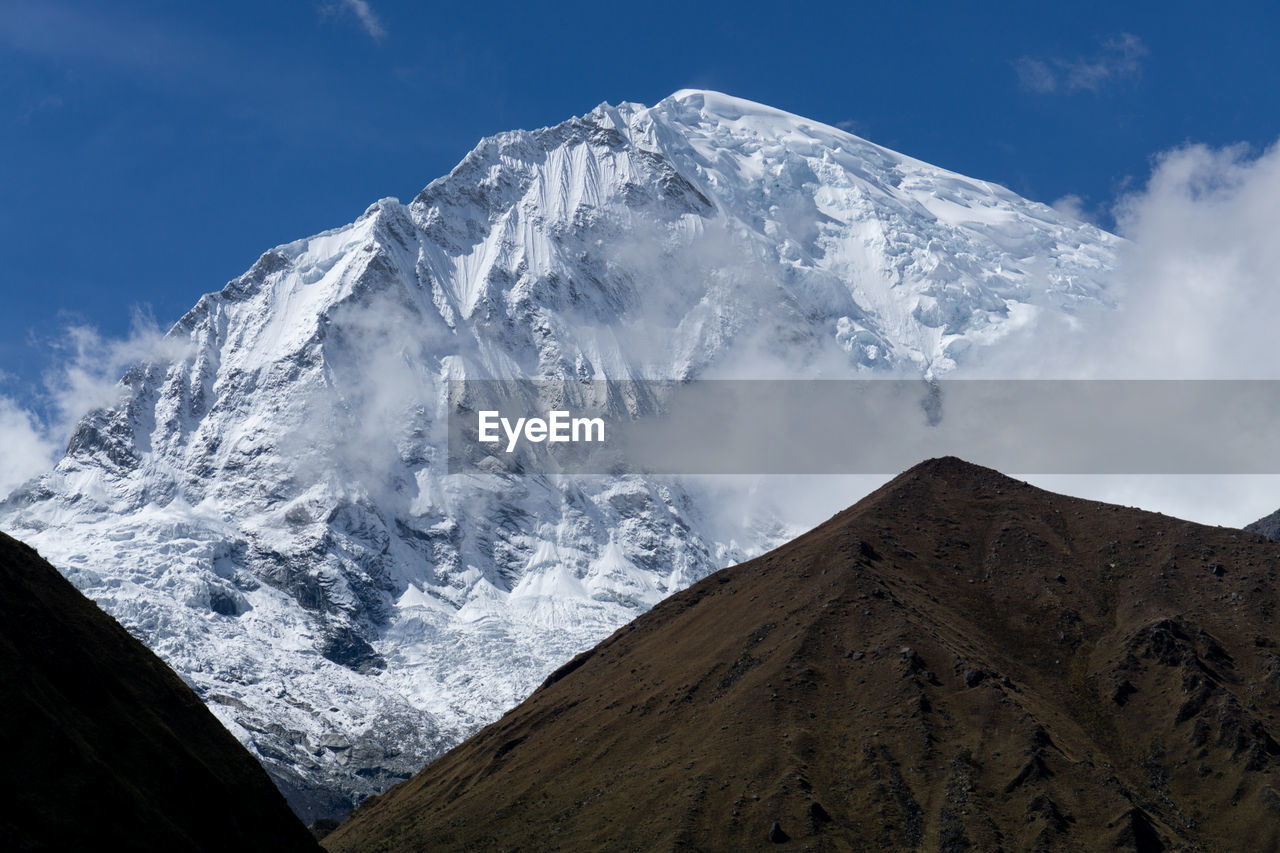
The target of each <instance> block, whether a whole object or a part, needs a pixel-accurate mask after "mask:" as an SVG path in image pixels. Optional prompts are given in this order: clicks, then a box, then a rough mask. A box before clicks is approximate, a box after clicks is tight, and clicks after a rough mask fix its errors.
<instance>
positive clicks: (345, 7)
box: [324, 0, 387, 41]
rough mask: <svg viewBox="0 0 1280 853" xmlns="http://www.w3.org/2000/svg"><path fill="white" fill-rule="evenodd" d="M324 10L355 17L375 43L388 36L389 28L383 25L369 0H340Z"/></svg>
mask: <svg viewBox="0 0 1280 853" xmlns="http://www.w3.org/2000/svg"><path fill="white" fill-rule="evenodd" d="M324 8H325V11H327V12H336V11H343V12H347V13H349V14H351V15H353V16H355V19H356V20H357V21H359V22H360V26H361V27H363V28H364V31H365V32H366V33H368V34H369V38H371V39H373V40H374V41H381V40H382V39H383V38H385V37H386V35H387V28H386V27H384V26H383V25H382V19H381V18H379V17H378V13H377V12H375V11H373V7H372V6H370V5H369V3H368V0H338V2H337V3H330V4H328V5H326V6H325V7H324Z"/></svg>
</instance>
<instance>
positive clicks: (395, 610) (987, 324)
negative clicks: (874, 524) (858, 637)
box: [0, 91, 1117, 819]
mask: <svg viewBox="0 0 1280 853" xmlns="http://www.w3.org/2000/svg"><path fill="white" fill-rule="evenodd" d="M1116 246H1117V238H1115V237H1113V236H1111V235H1109V234H1107V233H1105V232H1102V231H1100V230H1098V229H1097V228H1094V227H1093V226H1090V225H1087V224H1084V223H1081V222H1078V221H1074V220H1071V219H1069V218H1065V217H1063V216H1061V215H1059V214H1058V213H1056V212H1055V211H1053V210H1052V209H1050V208H1049V207H1046V206H1045V205H1042V204H1037V203H1033V202H1029V201H1027V200H1025V199H1022V198H1020V197H1018V196H1017V195H1015V194H1013V193H1011V192H1009V191H1008V190H1005V189H1003V188H1001V187H998V186H995V185H992V184H989V183H985V182H983V181H977V180H972V179H970V178H965V177H963V176H961V175H957V174H954V173H951V172H947V171H945V170H943V169H939V168H936V167H934V166H930V165H928V164H925V163H922V162H919V161H917V160H913V159H911V158H909V157H905V156H903V155H900V154H897V153H894V152H892V151H889V150H886V149H884V148H881V147H879V146H876V145H873V144H871V143H870V142H867V141H864V140H862V139H860V138H858V137H855V136H852V135H850V134H848V133H845V132H842V131H840V130H837V129H835V128H832V127H828V126H826V125H823V124H820V123H818V122H813V121H809V120H807V119H803V118H801V117H798V116H795V115H791V114H788V113H784V112H780V111H778V110H775V109H771V108H769V107H765V106H761V105H759V104H754V103H750V102H747V101H743V100H739V99H736V98H731V97H727V96H725V95H721V94H717V93H713V92H704V91H682V92H678V93H676V94H675V95H672V96H671V97H669V98H667V99H665V100H663V101H662V102H660V103H658V104H657V105H655V106H653V107H644V106H641V105H637V104H622V105H620V106H616V107H615V106H609V105H602V106H600V107H598V108H597V109H595V110H593V111H592V112H590V113H588V114H587V115H585V116H582V117H580V118H575V119H571V120H569V121H567V122H564V123H563V124H560V125H557V126H555V127H551V128H546V129H542V130H536V131H531V132H526V131H515V132H511V133H504V134H500V135H498V136H494V137H492V138H488V139H485V140H483V141H481V143H480V144H479V145H478V146H477V147H476V149H475V150H474V151H472V152H471V153H470V154H468V155H467V157H466V158H465V159H464V160H463V161H462V162H461V163H460V164H459V165H458V166H457V167H456V168H455V169H454V170H453V171H452V172H451V173H450V174H449V175H447V176H445V177H443V178H440V179H438V180H436V181H433V182H432V183H431V184H430V185H429V186H427V188H426V189H425V190H423V191H422V192H421V193H420V194H419V195H418V197H417V198H415V199H414V200H413V201H412V202H410V203H409V204H408V205H404V204H401V203H399V202H397V201H395V200H392V199H384V200H382V201H379V202H378V203H376V204H374V205H373V206H371V207H370V208H369V209H368V210H366V211H365V213H364V214H363V215H362V216H361V217H360V218H359V219H357V220H356V221H355V222H354V223H352V224H350V225H347V226H345V227H342V228H338V229H335V230H333V231H328V232H325V233H323V234H320V235H317V236H315V237H311V238H309V239H305V240H298V241H296V242H293V243H289V244H287V245H283V246H280V247H277V248H275V249H272V250H271V251H269V252H267V253H266V254H264V255H263V256H262V257H261V258H260V259H259V260H258V262H257V263H256V264H254V266H253V268H252V269H250V270H249V271H248V272H247V273H245V274H244V275H243V276H241V277H240V278H238V279H236V280H235V281H232V282H231V283H229V284H228V285H227V286H226V287H225V288H223V289H222V290H221V291H219V292H217V293H211V294H208V295H206V296H204V297H202V298H201V299H200V301H199V302H198V303H197V304H196V305H195V307H194V308H192V309H191V311H189V312H188V313H187V315H186V316H184V317H183V318H182V319H181V320H179V321H178V323H177V324H175V325H174V327H173V328H172V329H171V330H170V331H169V333H168V335H167V337H166V339H165V347H164V348H163V351H162V352H158V353H157V355H156V357H155V358H154V359H153V360H151V361H149V362H147V363H140V364H137V365H136V366H134V367H133V368H132V369H131V370H130V371H129V372H128V373H127V374H126V375H125V377H124V378H123V380H122V382H121V386H120V398H119V402H118V404H116V405H115V406H113V407H111V408H107V409H102V410H99V411H96V412H94V413H92V414H90V415H89V416H88V417H86V418H85V419H84V421H83V422H82V423H81V424H80V426H79V429H78V430H77V431H76V433H75V435H74V438H73V439H72V441H71V443H70V446H69V447H68V450H67V454H66V456H65V457H64V458H63V459H62V461H61V462H60V463H59V464H58V466H57V467H56V469H55V470H54V471H52V472H50V473H49V474H47V475H44V476H42V477H40V478H38V479H37V480H34V481H32V482H31V483H28V484H27V485H26V486H25V487H23V488H22V489H21V490H19V491H18V492H17V493H15V494H14V495H13V496H11V497H10V498H9V499H8V500H7V501H6V502H5V503H4V504H3V505H0V526H2V527H3V528H4V529H5V530H7V531H9V532H11V533H13V534H14V535H16V536H18V537H20V538H22V539H25V540H26V541H28V542H30V543H31V544H33V545H35V546H36V547H37V548H38V549H39V550H40V551H41V552H42V553H43V554H44V555H45V556H46V557H47V558H48V559H49V560H50V561H51V562H53V563H54V564H55V565H57V566H58V567H59V568H60V569H62V570H63V571H64V572H66V574H67V576H68V577H69V578H70V579H71V580H72V581H73V582H74V583H75V584H76V585H77V586H78V587H79V588H80V589H81V590H83V591H84V592H85V593H87V594H88V595H89V596H91V597H92V598H94V599H95V600H96V601H97V602H98V603H99V604H100V605H101V606H102V607H103V608H105V609H106V610H107V611H108V612H110V613H111V614H112V615H114V616H115V617H116V618H117V619H118V620H120V621H121V622H122V623H123V624H124V625H125V626H126V627H128V628H129V630H130V631H132V632H133V633H134V634H136V635H137V636H138V637H139V638H141V639H142V640H143V641H144V642H145V643H147V644H148V645H149V646H150V647H151V648H152V649H154V650H155V651H157V652H158V653H159V654H160V655H161V656H162V657H164V658H165V660H167V661H168V662H169V663H170V664H171V665H173V666H174V668H175V669H177V670H178V672H180V673H181V674H182V675H183V677H184V678H185V679H186V680H187V681H188V683H190V684H191V685H192V686H193V687H194V688H195V689H196V690H197V691H198V692H199V693H200V695H201V696H202V697H203V698H204V699H205V700H206V701H207V702H208V703H209V706H210V708H211V709H212V710H213V711H214V712H215V713H216V714H217V715H218V717H219V718H220V719H221V720H222V721H223V722H224V723H225V724H226V725H227V726H228V727H229V728H230V729H231V730H232V731H233V732H234V733H235V734H236V735H237V736H238V737H239V738H240V739H241V740H242V741H243V742H244V743H245V744H246V745H247V746H248V747H249V748H250V749H251V750H253V751H254V752H255V753H256V754H257V755H258V756H260V757H261V758H262V760H263V762H264V764H265V765H266V766H267V768H268V770H269V772H271V774H272V775H273V777H274V778H275V779H276V780H277V782H278V783H279V784H280V785H281V787H282V788H283V789H284V790H285V792H286V794H287V795H288V796H289V797H290V800H291V802H292V804H293V805H294V807H295V809H297V810H298V811H299V812H300V814H302V815H303V817H304V818H306V819H313V818H315V817H319V816H325V815H334V814H339V813H341V812H342V811H344V810H345V809H346V808H348V807H349V806H350V805H351V803H352V802H354V801H358V800H359V799H361V798H362V797H364V796H365V795H367V794H369V793H372V792H375V791H378V790H381V789H382V788H384V787H386V786H387V785H388V784H389V783H390V782H392V781H393V780H396V779H399V778H403V777H405V776H407V775H409V774H411V773H412V772H414V771H416V770H417V769H419V767H421V765H422V764H423V763H424V762H425V761H426V760H428V759H429V758H431V757H432V756H433V755H435V754H437V753H438V752H439V751H440V750H442V749H444V748H446V747H448V746H450V745H452V744H454V743H456V742H457V741H459V740H460V739H461V738H462V737H464V736H465V735H467V734H468V733H470V732H471V731H473V730H474V729H475V728H477V727H478V726H480V725H481V724H483V723H485V722H487V721H490V720H492V719H494V718H496V717H497V716H498V715H499V714H501V712H502V711H503V710H505V709H506V708H508V707H510V706H512V705H514V704H515V703H516V702H518V701H519V700H520V699H522V698H523V697H524V696H525V695H526V694H528V693H529V692H530V691H531V690H532V689H533V688H534V687H535V686H536V685H537V684H538V683H539V681H540V680H541V679H542V678H544V677H545V676H546V675H547V673H548V672H550V671H551V670H552V669H554V668H555V667H556V666H558V665H559V664H561V663H563V662H564V661H565V660H567V659H568V658H569V657H571V656H572V655H573V654H574V653H576V652H577V651H580V650H582V649H583V648H585V647H588V646H590V645H592V644H594V643H595V642H596V641H598V640H599V639H601V638H602V637H603V636H605V635H606V634H608V633H609V632H611V631H612V630H614V629H615V628H617V627H618V626H620V625H622V624H623V623H625V622H626V621H628V620H629V619H631V618H632V617H634V616H635V615H636V614H637V613H638V612H640V611H642V610H643V609H645V608H647V607H649V606H651V605H652V604H654V603H655V602H656V601H658V600H660V599H661V598H662V597H663V596H665V595H667V594H669V593H671V592H673V591H675V590H677V589H680V588H681V587H683V586H685V585H687V584H689V583H691V582H692V581H694V580H696V579H698V578H700V577H702V576H705V575H706V574H707V573H709V572H711V571H713V570H715V569H716V568H719V567H721V566H724V565H726V564H728V563H730V562H733V561H737V560H740V559H742V558H743V557H746V556H749V555H752V554H755V553H757V552H759V551H760V550H762V549H764V548H766V547H769V546H771V545H773V544H776V543H777V542H779V541H780V540H781V539H783V538H786V537H787V536H788V535H789V534H791V533H793V532H794V531H792V530H789V529H788V528H787V527H786V526H785V525H783V524H781V523H780V522H778V521H777V520H776V519H774V518H773V517H772V516H770V515H768V514H767V513H762V514H760V515H758V516H756V517H753V518H749V519H746V520H743V519H734V518H726V517H724V515H723V514H722V513H720V512H719V511H718V508H717V506H716V505H715V504H714V502H712V501H710V500H709V499H708V498H707V496H706V495H705V494H703V493H702V492H700V491H699V490H698V489H697V488H695V487H693V486H691V485H688V484H683V483H681V482H680V481H679V480H675V479H666V480H660V479H654V478H643V477H636V476H629V477H622V478H607V477H582V478H560V479H553V478H547V477H499V476H471V475H449V474H448V473H447V471H446V466H445V447H444V445H445V441H444V436H443V429H444V426H443V424H444V420H445V418H444V414H443V412H444V410H443V408H442V407H443V406H444V403H445V399H444V394H445V389H446V387H447V386H446V383H447V380H451V379H460V378H488V377H499V378H518V377H529V378H582V379H592V380H630V379H638V378H658V379H685V378H691V377H699V376H713V375H714V376H743V375H762V374H763V375H768V376H791V375H794V376H798V377H843V376H854V375H860V374H866V373H868V372H870V371H877V370H883V371H890V370H898V371H907V372H910V373H916V374H920V375H925V374H934V375H939V374H943V373H946V372H948V371H950V370H952V369H953V368H954V367H955V366H956V365H957V364H959V363H963V361H964V360H965V358H966V354H967V351H969V350H970V349H971V348H974V347H988V346H993V345H998V343H999V341H1000V339H1001V338H1002V337H1003V336H1004V335H1006V334H1007V333H1008V332H1009V331H1010V330H1011V329H1013V328H1017V327H1019V326H1021V325H1023V324H1026V323H1029V322H1033V321H1034V320H1035V317H1036V316H1037V314H1039V313H1040V312H1060V311H1071V310H1073V308H1074V307H1075V306H1077V305H1078V304H1080V303H1082V302H1083V303H1096V302H1098V301H1100V300H1101V301H1105V300H1106V294H1105V290H1104V287H1105V284H1104V282H1105V278H1106V275H1107V273H1108V272H1109V271H1110V270H1111V269H1112V267H1113V265H1114V254H1115V250H1116Z"/></svg>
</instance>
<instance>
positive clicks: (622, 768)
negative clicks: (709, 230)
mask: <svg viewBox="0 0 1280 853" xmlns="http://www.w3.org/2000/svg"><path fill="white" fill-rule="evenodd" d="M1278 569H1280V545H1277V544H1276V543H1274V542H1270V541H1267V540H1266V539H1264V538H1263V537H1261V536H1259V535H1256V534H1251V533H1246V532H1243V531H1239V530H1230V529H1223V528H1211V527H1204V526H1201V525H1197V524H1192V523H1189V522H1185V521H1179V520H1177V519H1173V518H1169V517H1167V516H1162V515H1157V514H1153V513H1148V512H1142V511H1139V510H1134V509H1126V508H1122V507H1116V506H1109V505H1106V504H1099V503H1093V502H1090V501H1084V500H1078V499H1075V498H1069V497H1063V496H1059V495H1054V494H1051V493H1048V492H1044V491H1041V490H1039V489H1036V488H1033V487H1031V486H1028V485H1026V484H1024V483H1021V482H1018V481H1015V480H1012V479H1009V478H1007V477H1004V476H1002V475H1001V474H998V473H997V472H995V471H991V470H988V469H985V468H979V467H976V466H973V465H969V464H967V463H964V462H961V461H959V460H956V459H939V460H932V461H929V462H926V463H923V464H921V465H919V466H917V467H915V468H913V469H911V470H910V471H908V472H907V473H905V474H903V475H901V476H900V477H898V478H897V479H895V480H894V481H893V482H891V483H889V484H888V485H886V486H885V487H884V488H882V489H880V490H879V491H877V492H876V493H874V494H872V495H870V496H868V497H867V498H866V499H865V500H863V501H861V502H860V503H858V504H857V505H856V506H854V507H853V508H851V509H849V510H846V511H844V512H842V513H840V514H839V515H837V516H835V517H834V518H832V519H831V520H830V521H828V522H827V523H825V524H823V525H822V526H821V527H819V528H817V529H816V530H814V531H812V532H810V533H808V534H806V535H804V536H802V537H800V538H799V539H797V540H795V541H794V542H791V543H789V544H788V545H786V546H784V547H782V548H779V549H777V550H776V551H773V552H772V553H769V554H767V555H765V556H763V557H760V558H759V559H756V560H752V561H751V562H748V563H744V564H742V565H740V566H735V567H733V568H729V569H726V570H724V571H721V572H718V573H716V574H715V575H713V576H711V577H709V578H707V579H706V580H704V581H702V582H700V583H698V584H696V585H695V586H693V587H691V588H690V589H688V590H686V591H685V592H683V593H680V594H678V595H675V596H672V597H671V598H670V599H668V600H667V601H665V602H663V603H662V604H660V605H659V606H658V607H655V608H654V609H653V610H652V611H651V612H649V613H647V614H645V615H644V616H642V617H641V618H639V619H637V620H636V621H635V622H633V623H632V624H630V625H628V626H627V627H625V628H623V629H622V630H620V631H618V632H617V633H615V634H614V635H613V636H612V637H610V638H609V639H608V640H606V641H605V642H603V643H601V644H600V645H599V646H597V647H596V648H595V649H593V650H591V651H590V652H587V653H585V654H583V655H580V656H579V657H578V658H575V659H574V660H573V661H572V662H570V663H569V664H567V665H566V666H564V667H563V668H561V670H559V671H558V672H557V673H555V674H554V675H552V676H551V677H550V678H549V679H548V680H547V683H546V684H544V685H543V686H542V687H541V688H539V689H538V690H537V691H536V692H535V693H534V694H533V695H532V696H530V697H529V699H528V700H526V701H525V702H524V703H522V704H521V705H520V706H518V707H517V708H515V709H514V710H512V711H511V712H510V713H508V714H507V715H506V716H504V717H503V718H502V719H501V720H499V721H498V722H496V723H494V724H493V725H491V726H489V727H487V728H486V729H484V730H483V731H481V732H480V733H479V734H477V735H476V736H475V737H473V738H471V739H470V740H468V741H467V742H465V743H463V744H462V745H461V746H459V747H457V748H456V749H454V750H453V751H452V752H450V753H448V754H447V755H445V756H444V757H442V758H440V759H439V760H437V761H435V762H434V763H432V764H431V765H429V766H428V767H427V768H426V769H425V770H423V771H422V772H421V773H419V774H418V775H417V776H416V777H414V778H413V779H411V780H409V781H407V782H404V783H402V784H400V785H398V786H396V787H395V788H393V789H391V790H390V791H389V792H387V793H386V794H384V795H383V796H381V797H377V798H374V799H373V800H372V801H370V802H368V803H366V804H365V805H363V806H362V807H361V808H360V809H359V810H357V812H356V813H355V814H354V815H353V816H352V817H351V818H350V819H349V820H348V821H347V822H346V823H344V824H343V825H342V826H341V827H339V828H338V830H337V831H336V832H334V833H333V834H332V835H331V836H329V838H327V839H326V840H325V842H324V843H325V846H326V847H328V848H329V849H330V850H333V851H348V850H349V851H361V853H372V851H384V850H468V851H474V850H527V851H531V850H566V851H577V850H755V849H761V848H766V847H770V846H771V845H770V839H771V838H772V839H773V840H774V841H775V843H781V844H785V845H786V846H788V847H790V848H793V849H806V850H868V851H879V850H930V851H935V850H941V851H962V850H974V851H997V850H1005V851H1027V850H1054V851H1059V850H1080V851H1096V850H1109V849H1124V850H1137V851H1144V853H1145V851H1159V850H1206V851H1213V850H1222V851H1241V850H1258V851H1261V850H1276V849H1280V774H1278V772H1277V768H1278V767H1280V745H1278V744H1277V727H1278V725H1280V720H1278V719H1277V714H1278V713H1280V647H1278V646H1277V641H1276V640H1277V638H1276V632H1275V616H1276V599H1277V596H1276V589H1277V586H1276V584H1277V570H1278ZM775 822H776V824H777V826H776V827H775V826H774V824H775Z"/></svg>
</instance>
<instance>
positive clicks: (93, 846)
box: [0, 533, 315, 851]
mask: <svg viewBox="0 0 1280 853" xmlns="http://www.w3.org/2000/svg"><path fill="white" fill-rule="evenodd" d="M0 588H2V589H3V590H4V595H3V596H0V731H3V732H4V733H5V747H4V754H3V759H0V760H2V761H3V765H4V766H3V772H2V773H0V849H4V850H56V851H64V850H105V849H116V850H156V851H175V850H228V851H231V850H235V851H247V850H272V851H276V850H280V851H284V850H311V849H315V842H314V841H313V840H312V839H311V836H310V835H309V834H308V833H307V831H306V829H305V828H304V827H303V826H302V824H301V823H300V822H299V821H298V819H297V818H296V817H294V816H293V814H292V813H291V812H290V811H289V808H288V806H286V805H285V801H284V798H283V797H282V796H281V795H280V793H279V792H278V791H277V790H276V789H275V786H274V785H272V784H271V780H270V779H268V778H267V775H266V773H265V772H263V770H262V768H261V767H260V766H259V765H258V763H257V762H256V761H254V760H253V758H252V757H251V756H250V755H249V753H248V752H246V751H245V750H244V747H242V746H241V745H240V744H239V743H238V742H237V741H236V739H235V738H234V737H232V736H231V735H230V734H229V733H228V732H227V730H226V729H225V728H223V727H222V725H221V724H220V723H219V722H218V721H217V719H215V718H214V716H213V715H212V714H210V713H209V711H208V710H206V709H205V707H204V705H203V704H202V703H201V702H200V700H199V699H198V698H197V697H196V695H195V694H194V693H192V692H191V690H190V689H189V688H188V687H187V686H186V685H185V684H183V682H182V680H181V679H179V678H178V676H176V675H175V674H174V673H173V672H172V671H171V670H170V669H169V668H168V667H166V666H165V665H164V664H163V663H162V662H161V661H160V659H159V658H157V657H156V656H155V655H154V654H152V653H151V652H150V651H148V650H147V649H146V648H145V647H143V645H142V644H141V643H139V642H138V641H137V640H135V639H134V638H133V637H132V636H130V635H129V633H128V632H126V631H125V630H124V629H123V628H121V627H120V626H119V625H118V624H116V623H115V621H114V620H112V619H111V618H110V617H109V616H107V615H106V614H105V613H103V612H102V611H101V610H99V609H98V607H97V606H96V605H94V604H93V602H91V601H89V600H88V599H87V598H85V597H84V596H83V595H81V594H80V593H79V592H77V591H76V589H75V587H73V586H72V585H71V584H70V583H69V582H67V581H66V580H65V579H64V578H63V577H62V576H61V575H60V574H58V572H57V571H56V570H55V569H54V568H53V567H52V566H50V565H49V564H48V563H46V562H45V561H44V560H42V559H40V556H39V555H38V554H37V553H36V552H35V551H34V550H32V549H31V548H28V547H27V546H26V545H23V544H22V543H21V542H18V541H16V540H14V539H11V538H10V537H8V536H6V535H4V534H3V533H0Z"/></svg>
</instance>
